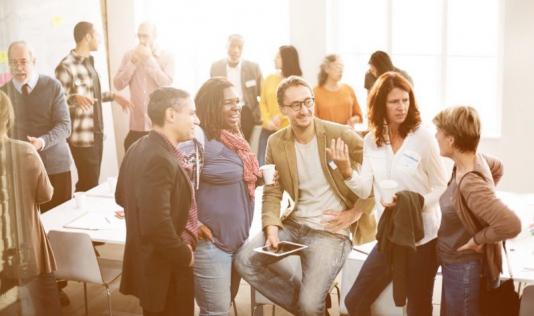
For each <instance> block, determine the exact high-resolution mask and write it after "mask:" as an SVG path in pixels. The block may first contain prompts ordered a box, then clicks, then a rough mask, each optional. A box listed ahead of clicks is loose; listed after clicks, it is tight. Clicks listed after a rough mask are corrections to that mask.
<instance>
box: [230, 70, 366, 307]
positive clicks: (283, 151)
mask: <svg viewBox="0 0 534 316" xmlns="http://www.w3.org/2000/svg"><path fill="white" fill-rule="evenodd" d="M277 99H278V104H279V105H280V110H281V112H282V114H284V115H285V116H287V118H288V119H289V126H288V127H286V128H284V129H281V130H280V131H278V132H276V133H275V134H273V135H271V137H270V138H269V141H268V144H267V154H266V159H265V163H266V164H274V165H275V168H276V170H277V171H278V181H277V182H276V183H275V184H274V185H270V186H264V189H263V205H262V225H263V233H262V234H260V235H258V236H256V237H255V238H253V239H251V240H250V241H249V242H247V243H246V244H245V245H244V246H243V247H242V248H241V250H240V251H239V253H238V254H237V258H236V260H235V266H236V268H237V270H238V272H239V273H240V274H241V276H242V277H243V278H244V279H245V280H246V281H247V282H249V283H250V284H251V285H252V286H253V287H254V288H256V289H257V290H258V291H259V292H260V293H262V294H263V295H265V296H266V297H267V298H269V299H270V300H272V301H273V302H274V303H276V304H277V305H280V306H282V307H283V308H285V309H286V310H288V311H289V312H291V313H293V314H295V315H321V316H323V315H325V312H326V307H325V298H326V297H327V295H328V292H329V289H330V287H331V285H332V283H333V281H334V279H335V278H336V276H337V274H338V273H339V271H340V270H341V268H342V266H343V264H344V263H345V259H346V258H347V256H348V254H349V253H350V251H351V249H352V242H354V243H356V244H360V243H364V242H368V241H371V240H374V236H375V230H376V222H375V218H374V215H373V214H372V212H373V206H374V201H373V199H370V198H369V199H360V198H358V197H357V196H356V195H355V194H354V193H353V192H352V190H351V188H350V187H349V185H350V182H347V180H349V179H350V178H351V175H352V170H353V169H354V168H357V166H358V165H359V164H361V162H362V148H363V140H362V139H361V137H360V136H358V134H356V132H354V131H353V130H352V129H350V128H349V127H348V126H344V125H340V124H337V123H332V122H327V121H323V120H320V119H317V118H314V116H313V106H314V99H313V93H312V89H311V87H310V86H309V85H308V83H307V82H306V81H304V80H303V79H302V78H300V77H296V76H290V77H288V78H286V79H284V80H282V82H281V83H280V85H279V86H278V90H277ZM284 191H285V192H287V193H288V194H289V196H290V205H289V207H288V208H287V209H286V212H285V213H284V214H283V216H282V217H280V206H281V205H280V204H281V200H282V195H283V193H284ZM351 237H352V242H351ZM281 241H291V242H296V243H299V244H304V245H307V246H308V247H307V248H306V249H304V250H301V251H299V252H298V253H297V254H298V255H299V256H300V263H301V267H302V278H301V277H300V275H299V274H298V273H297V275H293V273H294V272H293V269H288V270H289V271H281V270H285V269H283V268H280V266H278V267H276V268H273V267H272V266H271V265H272V264H273V263H275V262H278V261H279V260H280V258H279V257H274V256H269V255H265V254H262V253H258V252H255V251H254V249H255V248H257V247H261V246H266V247H270V248H274V249H276V248H278V245H279V243H280V242H281Z"/></svg>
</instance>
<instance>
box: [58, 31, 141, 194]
mask: <svg viewBox="0 0 534 316" xmlns="http://www.w3.org/2000/svg"><path fill="white" fill-rule="evenodd" d="M74 40H75V41H76V48H75V49H73V50H71V52H70V53H69V54H68V55H67V56H66V57H65V58H63V60H61V62H60V63H59V65H58V66H57V68H56V78H57V79H58V80H59V81H60V82H61V84H62V85H63V89H64V90H65V96H66V99H67V104H68V105H69V110H70V115H71V121H72V134H71V136H70V138H69V145H70V149H71V152H72V156H73V158H74V163H75V164H76V169H77V171H78V182H77V183H76V191H87V190H89V189H91V188H93V187H95V186H96V185H98V179H99V176H100V165H101V163H102V149H103V148H102V145H103V118H102V102H110V101H116V102H117V103H118V104H119V105H120V106H121V107H122V108H123V109H124V110H127V109H128V108H130V107H131V103H130V101H128V100H127V99H126V98H124V97H122V96H120V95H118V94H114V93H112V92H104V93H102V91H101V86H100V80H99V77H98V73H97V72H96V69H95V67H94V59H93V56H91V52H94V51H96V50H97V49H98V44H99V36H98V33H97V32H96V30H95V29H94V26H93V24H91V23H89V22H79V23H78V24H76V26H75V27H74Z"/></svg>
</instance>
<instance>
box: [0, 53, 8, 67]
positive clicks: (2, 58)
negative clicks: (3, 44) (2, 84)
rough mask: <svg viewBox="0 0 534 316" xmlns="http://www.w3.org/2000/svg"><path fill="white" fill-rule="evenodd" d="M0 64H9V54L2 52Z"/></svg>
mask: <svg viewBox="0 0 534 316" xmlns="http://www.w3.org/2000/svg"><path fill="white" fill-rule="evenodd" d="M0 64H7V52H6V51H0Z"/></svg>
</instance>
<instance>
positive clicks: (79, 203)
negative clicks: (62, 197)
mask: <svg viewBox="0 0 534 316" xmlns="http://www.w3.org/2000/svg"><path fill="white" fill-rule="evenodd" d="M85 199H86V197H85V193H84V192H76V193H74V201H75V202H76V208H78V209H83V208H84V207H85V204H86V203H85Z"/></svg>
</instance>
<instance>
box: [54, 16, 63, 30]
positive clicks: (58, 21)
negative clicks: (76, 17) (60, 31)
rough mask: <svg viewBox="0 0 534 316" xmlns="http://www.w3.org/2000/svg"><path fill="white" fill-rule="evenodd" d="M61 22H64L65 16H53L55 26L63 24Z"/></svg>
mask: <svg viewBox="0 0 534 316" xmlns="http://www.w3.org/2000/svg"><path fill="white" fill-rule="evenodd" d="M61 24H63V18H62V17H60V16H57V15H56V16H53V17H52V26H53V27H59V26H61Z"/></svg>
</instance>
